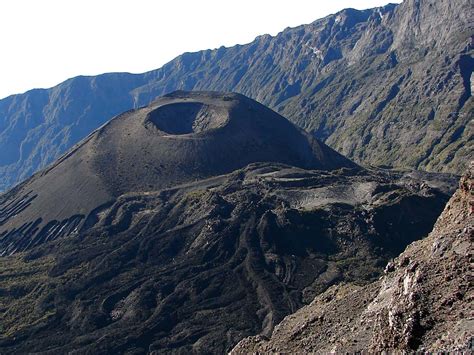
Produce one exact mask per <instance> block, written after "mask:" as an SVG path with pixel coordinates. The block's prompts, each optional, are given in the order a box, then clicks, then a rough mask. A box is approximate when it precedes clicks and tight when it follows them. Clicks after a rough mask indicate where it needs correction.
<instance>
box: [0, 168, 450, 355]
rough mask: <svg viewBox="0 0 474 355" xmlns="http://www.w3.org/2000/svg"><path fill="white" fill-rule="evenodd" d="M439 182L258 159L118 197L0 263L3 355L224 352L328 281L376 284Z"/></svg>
mask: <svg viewBox="0 0 474 355" xmlns="http://www.w3.org/2000/svg"><path fill="white" fill-rule="evenodd" d="M448 182H449V180H448ZM444 184H445V183H443V181H439V180H436V177H435V176H429V175H426V174H422V175H418V176H417V177H416V176H410V175H405V174H397V173H390V174H389V173H384V172H371V173H370V172H365V171H363V170H350V169H339V170H335V171H332V172H328V171H317V170H314V171H308V170H303V169H298V168H292V167H289V166H283V165H279V164H275V163H259V164H251V165H249V166H247V167H246V168H244V169H240V170H237V171H235V172H233V173H231V174H228V175H224V176H220V177H217V178H210V179H207V180H201V181H197V182H192V183H189V184H186V185H185V186H181V187H180V188H172V189H166V190H161V191H153V192H148V193H128V194H125V195H122V196H121V197H119V198H117V199H115V200H114V202H113V203H112V204H110V205H108V206H103V207H102V208H99V209H97V210H95V211H94V213H92V214H91V216H90V218H89V225H88V228H84V229H83V230H82V231H81V232H79V233H77V234H75V235H73V236H71V237H68V238H58V239H55V240H53V241H51V242H48V243H44V244H41V245H40V246H36V247H33V248H31V249H30V250H29V251H28V252H27V253H17V254H14V255H12V256H8V257H3V258H0V327H1V328H0V329H1V330H0V353H2V354H18V353H30V352H51V353H68V352H69V351H74V352H75V353H77V354H90V353H93V354H117V353H127V352H128V353H133V354H144V353H147V352H153V351H157V352H171V351H174V352H176V353H182V354H189V353H198V354H202V353H224V352H225V351H228V350H230V349H231V348H232V347H233V346H235V345H236V344H237V342H239V341H240V340H241V339H242V338H244V337H246V336H249V335H255V334H259V333H263V334H265V335H267V336H269V335H270V334H271V331H272V328H273V326H274V325H276V324H278V323H279V322H280V321H281V320H282V319H283V317H285V316H286V315H288V314H290V313H293V312H294V311H296V310H297V309H298V308H299V307H301V306H302V305H303V304H304V303H305V302H309V301H311V300H312V299H313V298H314V296H315V295H318V294H319V293H321V292H323V291H324V290H326V289H327V288H328V287H329V286H330V285H332V284H335V283H338V282H357V283H362V284H363V283H366V282H369V281H371V280H374V279H376V278H377V277H378V275H379V274H380V272H381V271H382V268H383V266H384V265H386V263H387V261H388V259H389V258H392V257H395V256H396V255H398V254H399V253H400V252H401V251H402V250H403V248H404V247H405V246H406V245H407V244H409V243H410V242H411V241H413V240H415V239H418V238H420V237H422V236H423V235H426V234H427V233H428V231H429V230H430V229H431V228H432V225H433V223H434V221H435V219H436V217H437V216H438V214H439V213H440V211H441V209H442V206H443V205H444V203H445V201H446V200H447V197H446V195H445V194H444V193H442V192H441V190H443V188H442V187H443V185H444ZM448 185H449V184H448ZM435 186H437V187H435ZM440 187H441V190H440V189H439V188H440Z"/></svg>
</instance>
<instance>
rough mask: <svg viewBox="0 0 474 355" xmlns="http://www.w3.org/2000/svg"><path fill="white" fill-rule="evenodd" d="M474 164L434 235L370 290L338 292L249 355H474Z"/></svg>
mask: <svg viewBox="0 0 474 355" xmlns="http://www.w3.org/2000/svg"><path fill="white" fill-rule="evenodd" d="M473 196H474V162H473V163H471V166H470V169H469V170H468V171H467V173H466V174H465V175H464V176H463V178H462V179H461V182H460V184H459V189H458V191H457V192H456V193H455V194H454V196H453V197H452V198H451V199H450V201H449V202H448V204H447V205H446V208H445V209H444V211H443V213H442V215H441V216H440V217H439V219H438V221H437V222H436V225H435V227H434V229H433V231H432V232H431V233H430V235H429V236H428V237H427V238H425V239H423V240H422V241H418V242H415V243H413V244H411V245H410V246H409V247H408V248H407V249H406V250H405V251H404V252H403V253H402V254H401V255H400V256H399V257H398V258H396V259H395V260H393V261H392V262H390V263H389V264H388V265H387V267H386V269H385V275H384V276H383V278H381V279H380V280H377V281H376V282H374V283H373V284H370V285H368V286H366V287H360V286H357V285H354V284H346V285H338V286H333V287H331V288H330V289H329V290H328V291H326V292H325V293H323V294H321V295H319V296H318V297H316V298H315V299H314V301H313V302H312V303H311V304H310V305H308V306H306V307H304V308H302V309H300V310H299V311H298V312H296V313H294V314H292V315H291V316H288V317H286V318H285V319H284V321H283V322H281V323H280V324H279V325H278V326H277V327H275V331H274V333H273V334H272V337H271V338H270V339H265V338H264V337H262V336H257V337H251V338H247V339H245V340H243V341H241V342H240V343H239V345H238V346H237V347H236V348H235V349H234V350H233V353H234V354H249V353H306V352H311V353H313V352H314V353H328V352H337V353H360V352H363V351H369V352H371V353H380V352H389V353H390V352H394V351H396V352H404V353H414V352H422V353H454V352H459V353H472V341H473V337H474V327H473V323H474V319H473V317H472V312H471V311H472V308H473V306H474V292H473V289H472V280H471V279H472V273H471V271H472V239H473V237H474V215H473V214H474V199H473Z"/></svg>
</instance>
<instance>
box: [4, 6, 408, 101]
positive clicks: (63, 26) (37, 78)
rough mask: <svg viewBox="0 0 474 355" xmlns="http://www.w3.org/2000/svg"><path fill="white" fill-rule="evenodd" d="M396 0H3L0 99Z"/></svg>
mask: <svg viewBox="0 0 474 355" xmlns="http://www.w3.org/2000/svg"><path fill="white" fill-rule="evenodd" d="M388 2H400V1H394V0H391V1H390V0H239V1H222V0H221V1H218V0H166V1H158V0H155V1H153V0H128V1H125V0H80V1H79V0H1V1H0V48H1V52H0V58H1V61H0V98H2V97H5V96H8V95H11V94H15V93H20V92H24V91H26V90H29V89H32V88H37V87H51V86H54V85H56V84H58V83H60V82H61V81H64V80H65V79H67V78H70V77H72V76H76V75H95V74H100V73H104V72H111V71H127V72H132V73H139V72H144V71H147V70H151V69H155V68H158V67H160V66H162V65H163V64H165V63H166V62H168V61H170V60H171V59H173V58H174V57H176V56H177V55H179V54H181V53H183V52H192V51H197V50H201V49H207V48H217V47H220V46H221V45H224V46H226V47H229V46H232V45H235V44H238V43H240V44H243V43H248V42H250V41H252V40H253V39H254V38H255V37H256V36H258V35H261V34H265V33H269V34H271V35H275V34H277V33H278V32H280V31H281V30H283V29H284V28H286V27H294V26H297V25H300V24H304V23H310V22H312V21H314V20H316V19H318V18H321V17H324V16H326V15H328V14H330V13H334V12H337V11H339V10H341V9H343V8H347V7H353V8H357V9H364V8H370V7H376V6H382V5H385V4H386V3H388Z"/></svg>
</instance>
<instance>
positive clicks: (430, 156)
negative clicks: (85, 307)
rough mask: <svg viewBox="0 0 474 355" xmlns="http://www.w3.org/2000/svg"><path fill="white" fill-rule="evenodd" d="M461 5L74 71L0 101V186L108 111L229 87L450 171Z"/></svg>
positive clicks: (345, 136) (372, 150)
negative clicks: (106, 69) (132, 67)
mask: <svg viewBox="0 0 474 355" xmlns="http://www.w3.org/2000/svg"><path fill="white" fill-rule="evenodd" d="M469 14H472V9H471V8H470V7H469V2H468V1H466V0H462V1H461V2H454V1H453V0H443V1H431V0H423V1H414V0H407V1H405V2H403V3H402V4H400V5H388V6H385V7H381V8H375V9H370V10H360V11H359V10H343V11H341V12H339V13H337V14H334V15H330V16H328V17H326V18H323V19H320V20H316V21H315V22H313V23H311V24H308V25H302V26H298V27H296V28H290V29H286V30H284V31H282V32H281V33H279V34H278V35H276V36H274V37H272V36H268V35H264V36H259V37H257V38H256V39H255V40H254V41H253V42H251V43H249V44H246V45H237V46H234V47H229V48H224V47H221V48H218V49H215V50H205V51H200V52H196V53H184V54H183V55H181V56H179V57H177V58H176V59H174V60H172V61H171V62H169V63H167V64H165V65H164V66H163V67H162V68H160V69H157V70H154V71H150V72H147V73H144V74H123V73H122V74H105V75H102V76H98V77H89V78H87V77H79V78H77V79H72V80H68V81H66V82H65V83H63V84H60V85H58V86H56V87H55V88H52V89H50V90H46V91H39V92H38V91H33V92H29V93H26V94H24V95H16V96H13V97H9V98H7V99H3V100H0V127H1V129H0V148H2V151H3V152H6V153H5V154H2V156H1V157H0V158H1V159H0V174H1V176H2V179H1V181H2V183H3V185H2V186H3V187H2V186H0V189H1V188H3V189H5V188H7V187H8V186H12V185H13V184H14V183H16V182H19V181H21V180H22V179H24V178H26V177H28V176H29V175H31V174H32V173H33V172H34V171H36V170H38V169H39V168H41V167H44V166H46V165H47V164H48V163H49V162H51V161H52V160H53V159H55V158H57V157H58V156H59V155H60V154H61V153H62V152H64V151H66V150H67V149H68V148H70V147H71V146H72V145H73V144H74V143H76V142H77V141H79V140H80V139H81V138H83V137H85V136H86V135H87V134H88V133H90V132H91V131H92V130H93V129H95V128H97V127H98V126H100V125H101V124H103V123H104V122H106V121H107V120H108V119H109V118H110V117H112V116H113V115H115V114H118V113H120V112H122V111H125V110H127V109H131V108H134V107H139V106H143V105H146V104H148V103H149V102H150V101H152V100H153V99H154V98H155V97H156V96H160V95H163V94H165V93H167V92H171V91H174V90H177V89H185V90H197V89H200V90H217V91H237V92H240V93H242V94H244V95H246V96H249V97H252V98H254V99H256V100H257V101H260V102H262V103H264V104H265V105H267V106H269V107H271V108H273V109H275V110H276V111H277V112H279V113H281V114H283V115H284V116H286V117H288V118H289V119H290V120H291V121H292V122H294V123H296V124H298V125H299V126H300V127H302V128H304V129H306V130H308V131H311V132H313V133H314V134H315V136H316V137H317V138H319V139H321V140H322V141H324V142H327V143H328V144H329V145H330V146H332V147H333V148H335V149H336V150H338V151H339V152H341V153H343V154H344V155H346V156H348V157H350V158H352V159H353V160H355V161H356V162H359V163H362V164H365V165H367V164H369V165H387V166H394V167H398V168H407V167H408V168H421V169H426V170H431V171H449V172H458V173H460V172H462V170H463V166H464V165H465V162H466V161H468V160H469V158H470V156H471V155H472V150H473V147H472V136H473V133H472V123H470V120H469V117H472V112H473V111H472V110H473V103H472V102H473V100H472V92H471V83H472V80H471V76H472V70H473V67H474V60H473V59H472V53H473V43H472V42H471V39H470V36H471V34H472V32H473V30H474V27H473V21H472V17H473V16H470V15H469ZM368 88H371V89H370V90H369V89H368ZM33 94H34V95H33ZM107 102H113V103H114V104H109V105H106V103H107ZM415 146H416V148H415V151H413V149H414V148H413V147H415Z"/></svg>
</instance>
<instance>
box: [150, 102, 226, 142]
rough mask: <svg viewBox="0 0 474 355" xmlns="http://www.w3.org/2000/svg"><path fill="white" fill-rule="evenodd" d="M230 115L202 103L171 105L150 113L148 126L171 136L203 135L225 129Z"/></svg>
mask: <svg viewBox="0 0 474 355" xmlns="http://www.w3.org/2000/svg"><path fill="white" fill-rule="evenodd" d="M228 120H229V116H228V113H227V112H226V111H225V110H222V109H219V108H218V107H215V106H213V105H208V104H205V103H202V102H177V103H169V104H165V105H163V106H160V107H158V108H156V109H155V110H153V111H151V112H149V113H148V115H147V118H146V124H153V125H154V126H155V127H156V128H157V129H158V130H160V131H162V132H164V133H167V134H171V135H185V134H193V133H201V132H206V131H210V130H214V129H217V128H222V127H224V126H225V125H226V124H227V122H228Z"/></svg>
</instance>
